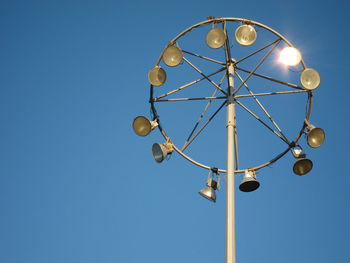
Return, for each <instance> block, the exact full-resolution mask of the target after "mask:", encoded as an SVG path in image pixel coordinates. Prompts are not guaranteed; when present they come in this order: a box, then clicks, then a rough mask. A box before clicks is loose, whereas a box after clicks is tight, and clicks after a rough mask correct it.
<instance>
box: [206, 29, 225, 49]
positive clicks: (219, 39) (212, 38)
mask: <svg viewBox="0 0 350 263" xmlns="http://www.w3.org/2000/svg"><path fill="white" fill-rule="evenodd" d="M225 40H226V35H225V32H224V30H222V29H221V28H217V27H215V28H212V29H210V30H209V32H208V33H207V36H206V41H207V44H208V46H209V47H211V48H215V49H218V48H221V47H222V46H223V45H224V44H225Z"/></svg>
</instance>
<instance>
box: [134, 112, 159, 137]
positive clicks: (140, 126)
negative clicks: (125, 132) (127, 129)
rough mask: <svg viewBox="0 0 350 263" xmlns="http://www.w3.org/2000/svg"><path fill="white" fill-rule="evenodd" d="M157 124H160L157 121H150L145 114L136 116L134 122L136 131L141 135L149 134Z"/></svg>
mask: <svg viewBox="0 0 350 263" xmlns="http://www.w3.org/2000/svg"><path fill="white" fill-rule="evenodd" d="M156 126H158V123H157V121H150V120H148V119H147V118H146V117H144V116H138V117H136V118H135V119H134V122H133V123H132V128H133V129H134V132H135V133H136V134H137V135H139V136H146V135H148V134H149V133H150V132H151V131H152V130H153V129H154V128H155V127H156Z"/></svg>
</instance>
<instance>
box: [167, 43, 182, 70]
mask: <svg viewBox="0 0 350 263" xmlns="http://www.w3.org/2000/svg"><path fill="white" fill-rule="evenodd" d="M182 57H183V56H182V50H181V49H180V48H178V47H176V46H169V47H167V48H166V49H165V51H164V53H163V61H164V63H165V64H166V65H168V66H169V67H175V66H177V65H179V64H180V63H181V61H182Z"/></svg>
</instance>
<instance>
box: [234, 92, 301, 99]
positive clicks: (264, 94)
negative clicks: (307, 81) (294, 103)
mask: <svg viewBox="0 0 350 263" xmlns="http://www.w3.org/2000/svg"><path fill="white" fill-rule="evenodd" d="M304 92H308V91H307V90H291V91H276V92H266V93H255V94H254V96H255V97H258V96H268V95H281V94H293V93H304ZM252 96H253V95H251V94H242V95H237V96H235V98H237V99H238V98H248V97H252Z"/></svg>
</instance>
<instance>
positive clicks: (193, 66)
mask: <svg viewBox="0 0 350 263" xmlns="http://www.w3.org/2000/svg"><path fill="white" fill-rule="evenodd" d="M182 59H183V60H184V61H186V63H187V64H189V65H190V66H191V67H192V68H194V69H195V70H196V71H197V72H198V73H199V74H201V75H202V76H203V77H204V78H205V79H206V80H208V81H209V82H210V83H211V84H213V85H214V86H215V87H216V88H218V89H219V90H220V91H221V92H222V93H224V94H225V95H227V93H226V92H225V91H224V90H223V89H222V88H220V87H219V86H218V85H217V84H216V83H215V82H213V81H212V80H211V79H209V77H208V76H206V75H204V73H203V72H202V71H200V70H199V69H198V68H196V66H195V65H193V64H192V63H191V62H190V61H188V59H186V58H185V57H183V58H182Z"/></svg>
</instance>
